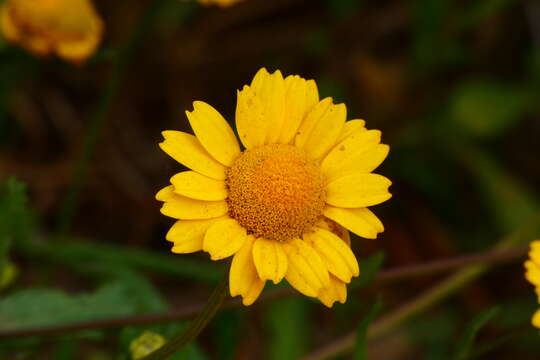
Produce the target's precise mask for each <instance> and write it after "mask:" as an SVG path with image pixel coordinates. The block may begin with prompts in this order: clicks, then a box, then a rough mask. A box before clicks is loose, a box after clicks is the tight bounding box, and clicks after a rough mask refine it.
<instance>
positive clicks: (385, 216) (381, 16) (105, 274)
mask: <svg viewBox="0 0 540 360" xmlns="http://www.w3.org/2000/svg"><path fill="white" fill-rule="evenodd" d="M95 6H96V8H97V11H98V12H99V14H100V15H101V16H102V18H103V20H104V23H105V37H104V40H103V42H102V44H101V46H100V48H99V50H98V51H97V53H96V54H95V56H93V57H92V59H91V60H90V61H88V62H87V63H86V64H84V65H81V66H75V65H71V64H68V63H65V62H64V61H62V60H60V59H57V58H54V57H53V58H48V59H38V58H35V57H33V56H32V55H30V54H28V53H27V52H25V51H24V50H22V49H20V48H18V47H16V46H13V45H11V44H9V43H8V42H6V41H2V42H1V43H0V180H1V181H2V182H3V185H2V188H1V189H2V190H1V192H0V195H1V200H0V261H1V262H0V264H2V265H5V266H4V275H3V277H2V279H3V280H0V331H2V332H8V331H11V330H13V329H28V328H33V327H41V326H51V325H58V324H65V323H74V322H81V321H94V320H96V319H108V318H114V317H121V316H139V315H144V314H153V313H166V312H167V311H172V312H175V311H176V312H178V311H180V312H182V311H188V310H189V309H192V308H193V306H196V305H199V304H203V303H204V302H205V301H206V299H207V298H208V296H209V294H210V292H211V290H212V288H213V286H214V285H215V284H216V282H217V280H218V279H219V278H220V276H221V274H222V273H224V272H225V271H226V269H227V268H228V264H226V263H225V262H219V263H216V262H210V261H209V259H208V257H207V255H206V254H193V255H174V254H172V253H170V244H169V243H167V242H166V241H165V233H166V232H167V229H168V227H169V226H170V225H171V224H172V223H173V221H172V220H171V219H168V218H166V217H164V216H162V215H161V214H160V213H159V207H160V204H159V203H158V202H157V201H155V200H154V195H155V193H156V191H157V190H158V189H161V188H162V187H164V186H165V185H167V184H168V179H169V177H170V176H172V175H173V174H175V173H176V172H178V171H179V170H180V168H179V166H178V164H177V163H175V162H174V160H172V159H170V158H169V157H168V156H166V155H165V154H164V153H163V152H161V150H160V149H159V148H158V146H157V144H158V142H160V141H161V135H160V132H161V131H162V130H166V129H177V130H183V131H188V132H189V131H190V129H189V124H188V122H187V119H186V118H185V115H184V111H185V110H190V109H191V102H192V101H193V100H203V101H205V102H208V103H209V104H212V105H213V106H214V107H215V108H216V109H218V110H219V111H220V112H221V113H222V114H224V116H225V117H226V118H227V119H228V120H229V121H230V122H231V123H234V111H235V105H236V90H238V89H240V88H241V87H242V86H243V85H244V84H247V83H249V82H250V81H251V78H252V77H253V75H254V74H255V72H256V71H257V70H258V69H259V68H260V67H262V66H265V67H266V68H267V69H269V70H270V71H273V70H276V69H280V70H281V71H282V72H283V73H284V74H285V75H288V74H299V75H300V76H302V77H304V78H312V79H315V80H316V81H317V84H318V85H319V90H320V93H321V98H322V97H325V96H332V97H333V98H334V99H335V101H336V102H344V103H346V104H347V108H348V118H349V119H354V118H362V119H365V120H366V126H367V127H368V128H370V129H380V130H381V131H382V133H383V142H384V143H387V144H389V145H390V147H391V151H390V155H389V157H388V159H387V160H386V161H385V162H384V163H383V165H382V166H381V167H380V168H379V169H378V170H377V172H378V173H381V174H384V175H385V176H387V177H388V178H390V179H391V180H392V181H393V185H392V187H391V192H392V193H393V195H394V196H393V198H392V199H391V200H390V201H388V202H386V203H384V204H383V205H380V206H376V207H374V208H373V210H374V212H375V213H376V214H377V215H378V216H379V218H380V219H381V220H382V221H383V223H384V225H385V228H386V230H385V232H384V233H383V234H382V235H381V236H379V238H378V239H377V240H366V239H359V238H353V248H354V251H355V253H356V254H357V256H359V257H360V258H361V259H364V260H365V263H366V264H367V265H366V266H367V267H368V270H369V269H370V271H372V272H376V270H377V269H375V267H378V266H379V265H380V266H381V268H382V269H391V268H394V267H400V266H404V265H410V264H417V263H423V262H430V261H435V260H438V259H445V258H450V257H455V256H460V255H464V254H468V253H473V252H482V251H486V250H489V249H490V248H491V247H493V246H494V245H495V244H496V243H497V242H498V241H499V240H500V239H501V238H503V237H504V236H506V235H507V234H512V233H514V232H515V231H516V230H519V229H523V228H524V227H528V228H530V227H531V226H530V223H531V220H530V219H531V218H534V215H535V214H537V213H538V211H539V210H540V205H539V200H538V199H539V189H540V187H539V185H540V166H539V165H540V163H539V158H540V101H539V98H540V92H539V91H540V3H539V2H537V1H534V0H530V1H520V0H477V1H474V2H470V1H458V0H410V1H382V2H375V1H365V0H320V1H313V0H312V1H306V0H273V1H266V0H244V1H243V2H241V3H239V4H237V5H236V6H232V7H227V8H219V7H203V6H201V5H199V4H198V3H196V2H188V1H181V0H156V1H131V2H129V4H127V3H126V2H120V1H105V0H100V1H97V0H96V1H95ZM9 177H15V178H16V179H17V181H15V180H13V179H12V180H10V181H6V179H7V178H9ZM25 198H27V200H25ZM533 227H534V224H533ZM528 234H529V235H527V236H528V237H526V238H524V239H523V241H525V242H524V244H525V245H526V243H527V242H528V241H530V240H533V239H534V236H536V237H539V236H540V234H539V233H538V232H534V231H533V233H528ZM2 241H3V243H2ZM8 242H9V245H8ZM383 253H384V261H382V256H383V255H382V254H383ZM523 260H524V257H523V259H518V260H516V261H514V262H511V263H507V264H505V265H500V266H498V267H496V268H495V269H494V270H493V271H490V272H489V273H488V274H487V275H485V276H484V277H482V278H481V279H480V280H478V281H475V282H473V283H471V284H470V285H468V286H466V287H464V288H463V289H461V290H460V291H459V292H458V293H457V294H456V295H455V296H453V297H449V298H448V299H446V300H444V301H443V302H441V303H440V304H437V305H436V306H434V307H432V308H430V309H429V310H428V311H425V312H423V313H422V314H420V315H418V316H416V317H414V320H413V321H408V322H406V323H405V324H404V325H402V326H400V327H397V328H396V329H394V330H393V331H392V332H391V334H390V336H386V337H384V338H381V339H379V340H378V341H375V342H370V343H369V346H368V358H369V359H373V360H378V359H382V360H388V359H429V360H435V359H451V358H452V354H454V352H455V346H456V343H457V342H459V339H460V337H461V336H462V334H463V332H464V329H468V328H470V322H471V319H473V318H474V317H475V316H476V315H477V314H479V313H481V312H482V311H485V310H486V309H490V308H492V307H493V306H497V307H498V309H499V312H498V314H497V315H496V316H495V317H493V319H491V320H490V321H489V323H488V324H487V325H486V326H484V327H483V328H482V329H481V331H480V333H479V334H478V338H477V339H476V345H475V348H474V351H473V354H475V355H474V358H477V359H488V358H489V359H501V360H505V359H510V358H515V359H522V360H529V359H530V360H534V359H538V358H540V356H539V354H540V339H539V337H538V336H539V334H538V330H537V329H534V328H533V327H532V326H531V325H530V318H531V316H532V314H533V313H534V312H535V310H536V309H537V308H538V301H537V298H536V296H535V294H534V289H533V287H532V286H530V285H529V284H528V283H527V282H526V281H525V279H524V277H523V265H522V262H523ZM374 263H377V264H376V265H373V264H374ZM370 267H371V268H370ZM8 268H9V274H8V270H6V269H8ZM368 272H369V271H368ZM14 274H15V275H14ZM444 276H445V275H442V274H439V275H429V276H422V277H414V278H405V279H403V280H400V281H394V282H391V283H390V282H388V283H384V282H377V281H375V282H372V283H369V284H368V282H369V281H365V283H364V284H363V285H362V286H358V287H357V288H356V289H351V290H350V291H349V299H348V301H347V303H346V304H344V305H341V304H336V305H334V308H333V309H327V308H325V307H324V306H322V305H321V304H319V303H317V302H314V301H311V300H309V299H307V298H305V297H283V298H279V299H275V300H272V301H270V300H268V301H260V302H257V303H256V304H255V305H253V306H251V307H249V308H243V307H234V308H230V309H227V310H224V311H222V312H220V313H219V315H218V317H217V318H216V319H215V320H214V321H213V322H212V324H211V325H210V327H209V328H207V329H206V330H205V331H204V332H203V334H202V335H201V337H200V338H199V339H198V341H197V343H196V344H192V345H191V346H189V347H188V348H187V349H186V350H184V351H183V352H182V353H181V354H180V355H178V357H177V358H179V359H271V360H277V359H298V358H301V357H302V356H303V355H306V354H308V353H310V352H312V351H314V350H316V349H318V348H320V347H321V346H324V345H327V344H330V343H332V342H333V341H335V340H336V339H338V338H340V337H341V336H344V335H346V334H348V333H349V332H350V331H354V330H355V329H356V328H357V327H358V324H359V323H360V321H361V320H362V319H363V318H364V317H365V315H366V313H367V312H368V311H369V309H370V307H371V306H372V304H373V303H374V301H375V299H376V298H377V297H378V296H380V298H381V299H382V302H383V304H384V305H383V309H382V311H381V314H385V313H386V312H389V311H391V310H392V309H395V308H398V307H399V306H400V305H401V304H403V303H405V302H407V301H409V300H410V299H412V298H413V297H415V296H416V295H417V294H419V293H421V292H422V291H423V290H425V289H427V288H429V287H430V286H432V285H434V284H436V283H437V282H438V281H440V280H441V279H443V278H444ZM361 277H362V275H361ZM269 288H270V287H269V286H267V289H266V290H265V291H269V290H268V289H269ZM186 309H187V310H186ZM184 326H185V323H184V322H181V321H173V322H172V323H171V322H169V323H162V324H151V325H146V326H123V327H122V326H120V327H118V326H117V327H113V328H108V329H100V328H97V329H96V328H93V329H90V330H83V331H70V332H67V333H63V334H60V335H54V336H30V337H27V336H25V337H16V338H0V359H66V360H68V359H89V360H107V359H129V358H130V357H129V356H130V355H129V344H130V343H131V341H132V340H133V339H135V338H137V337H138V336H140V335H141V333H142V332H143V331H145V330H151V331H153V332H155V333H158V334H161V335H163V336H165V337H169V336H171V335H172V334H175V333H177V332H179V331H180V329H181V328H182V327H184ZM349 357H350V355H335V357H334V358H338V359H340V358H349ZM471 358H473V357H471ZM175 359H176V357H175Z"/></svg>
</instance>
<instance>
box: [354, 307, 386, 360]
mask: <svg viewBox="0 0 540 360" xmlns="http://www.w3.org/2000/svg"><path fill="white" fill-rule="evenodd" d="M381 308H382V301H381V299H377V300H376V302H375V304H373V306H372V307H371V309H370V310H369V312H368V313H367V314H366V316H364V318H363V319H362V321H361V322H360V324H359V325H358V329H357V330H356V350H355V351H354V359H355V360H367V333H368V327H369V325H370V324H371V323H372V322H373V320H374V319H375V317H376V316H377V315H378V314H379V312H380V311H381Z"/></svg>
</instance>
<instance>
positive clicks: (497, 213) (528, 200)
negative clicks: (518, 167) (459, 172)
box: [458, 146, 540, 232]
mask: <svg viewBox="0 0 540 360" xmlns="http://www.w3.org/2000/svg"><path fill="white" fill-rule="evenodd" d="M458 151H459V152H460V156H461V158H462V161H464V162H465V164H466V165H467V167H468V168H469V170H470V171H471V172H472V174H473V175H474V180H475V181H476V182H477V184H478V189H479V192H480V193H481V194H482V195H483V197H484V199H485V203H486V207H487V208H488V209H490V210H491V212H492V213H493V217H494V218H495V219H496V220H497V221H496V222H497V224H500V226H501V229H500V230H501V231H505V232H506V231H511V230H513V229H516V228H518V227H519V226H520V225H522V224H523V221H524V220H526V219H529V218H531V217H532V216H534V215H535V214H537V212H538V210H539V209H540V203H539V202H538V200H537V199H536V198H535V194H534V193H532V192H531V191H529V189H527V188H526V187H525V186H524V185H523V184H522V183H520V182H519V181H518V179H516V178H515V177H514V176H513V175H512V174H511V173H510V172H508V171H507V170H506V169H504V168H503V167H502V166H501V165H500V164H499V162H498V160H497V159H496V158H495V157H494V156H493V155H491V154H490V153H488V152H485V151H482V150H480V149H477V148H474V147H472V146H470V147H465V146H460V149H459V150H458Z"/></svg>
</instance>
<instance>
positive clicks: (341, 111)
mask: <svg viewBox="0 0 540 360" xmlns="http://www.w3.org/2000/svg"><path fill="white" fill-rule="evenodd" d="M346 119H347V108H346V107H345V105H344V104H337V105H334V104H333V103H332V99H331V98H326V99H324V100H322V101H321V102H319V103H318V104H317V105H315V107H314V108H313V110H312V111H311V112H310V113H309V114H308V115H307V116H306V119H305V120H304V122H303V123H302V125H300V128H299V129H298V133H297V135H296V139H295V144H296V146H298V147H300V148H303V149H304V150H306V152H307V153H308V154H309V155H310V156H311V157H312V158H313V159H320V158H322V157H323V156H324V155H326V153H327V152H328V151H329V150H330V149H331V148H332V147H333V146H334V145H335V144H336V141H337V139H338V138H339V136H340V134H341V130H342V128H343V124H344V123H345V120H346Z"/></svg>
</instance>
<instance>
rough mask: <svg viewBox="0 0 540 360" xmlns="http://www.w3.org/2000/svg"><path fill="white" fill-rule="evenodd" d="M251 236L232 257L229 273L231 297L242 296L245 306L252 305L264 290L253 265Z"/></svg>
mask: <svg viewBox="0 0 540 360" xmlns="http://www.w3.org/2000/svg"><path fill="white" fill-rule="evenodd" d="M252 248H253V236H248V237H247V238H246V241H245V242H244V245H243V246H242V248H240V250H238V252H237V253H236V254H235V255H234V257H233V260H232V264H231V269H230V271H229V288H230V292H231V296H232V297H234V296H237V295H240V296H242V303H243V304H244V305H246V306H248V305H251V304H253V302H255V300H257V298H258V297H259V295H260V293H261V292H262V289H263V288H264V283H265V282H264V281H263V280H261V279H260V278H259V276H258V274H257V270H256V269H255V264H254V263H253V255H252Z"/></svg>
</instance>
